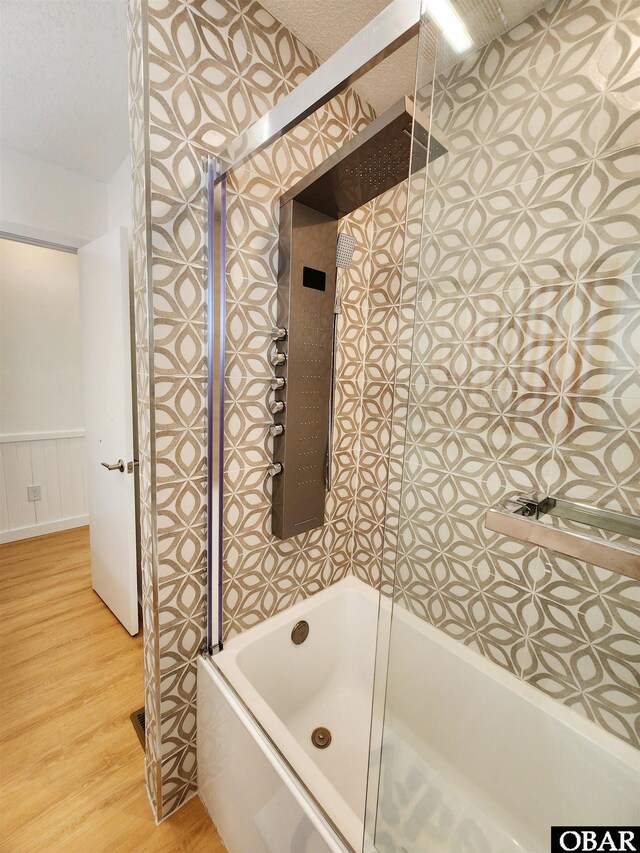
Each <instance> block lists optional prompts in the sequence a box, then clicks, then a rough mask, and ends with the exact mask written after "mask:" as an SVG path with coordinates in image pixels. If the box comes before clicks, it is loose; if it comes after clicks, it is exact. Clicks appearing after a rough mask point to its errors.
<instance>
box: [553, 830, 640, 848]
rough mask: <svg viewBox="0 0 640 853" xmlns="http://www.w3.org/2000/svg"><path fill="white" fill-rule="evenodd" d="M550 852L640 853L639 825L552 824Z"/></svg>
mask: <svg viewBox="0 0 640 853" xmlns="http://www.w3.org/2000/svg"><path fill="white" fill-rule="evenodd" d="M551 853H640V827H638V826H552V827H551Z"/></svg>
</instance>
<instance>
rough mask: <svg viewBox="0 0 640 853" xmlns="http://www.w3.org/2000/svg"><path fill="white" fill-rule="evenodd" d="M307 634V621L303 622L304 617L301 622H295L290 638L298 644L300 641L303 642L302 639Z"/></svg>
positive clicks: (303, 639) (304, 638) (305, 637)
mask: <svg viewBox="0 0 640 853" xmlns="http://www.w3.org/2000/svg"><path fill="white" fill-rule="evenodd" d="M308 636H309V623H308V622H305V621H304V619H303V620H302V621H301V622H296V624H295V625H294V626H293V631H292V632H291V639H292V641H293V642H294V643H295V644H296V646H299V645H300V643H304V641H305V640H306V639H307V637H308Z"/></svg>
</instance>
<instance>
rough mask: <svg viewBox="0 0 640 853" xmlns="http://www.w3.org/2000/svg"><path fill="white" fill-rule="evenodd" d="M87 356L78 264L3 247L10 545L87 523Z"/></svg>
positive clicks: (0, 444) (4, 534)
mask: <svg viewBox="0 0 640 853" xmlns="http://www.w3.org/2000/svg"><path fill="white" fill-rule="evenodd" d="M80 353H81V349H80V307H79V290H78V259H77V256H76V255H75V254H71V253H68V252H59V251H55V250H53V249H45V248H42V247H40V246H30V245H28V244H26V243H19V242H16V241H13V240H0V455H1V461H2V465H0V538H1V539H2V540H3V541H8V540H11V539H17V538H23V537H24V536H27V535H39V534H42V533H46V532H51V531H52V530H58V529H62V528H64V527H71V526H75V525H77V524H82V523H86V513H87V509H86V499H85V485H84V450H83V441H84V439H83V438H82V436H83V426H84V416H83V411H82V380H81V362H80ZM34 484H35V485H40V486H41V489H42V499H41V500H40V501H37V502H31V501H28V500H27V486H29V485H34Z"/></svg>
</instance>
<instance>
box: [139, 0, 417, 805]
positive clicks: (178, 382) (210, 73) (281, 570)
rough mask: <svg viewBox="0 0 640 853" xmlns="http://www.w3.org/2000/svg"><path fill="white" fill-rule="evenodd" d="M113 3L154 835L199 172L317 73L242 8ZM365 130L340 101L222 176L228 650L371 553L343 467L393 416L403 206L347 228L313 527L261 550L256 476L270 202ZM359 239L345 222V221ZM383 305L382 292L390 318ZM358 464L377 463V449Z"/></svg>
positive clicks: (196, 335)
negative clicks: (121, 40)
mask: <svg viewBox="0 0 640 853" xmlns="http://www.w3.org/2000/svg"><path fill="white" fill-rule="evenodd" d="M129 5H130V10H129V16H130V30H131V47H130V63H131V104H132V134H133V137H134V149H135V150H134V192H135V223H134V227H135V294H136V303H135V305H136V335H137V342H136V346H137V357H138V373H139V377H138V379H139V386H140V390H141V393H140V397H139V417H140V435H141V445H142V448H141V479H142V482H143V490H142V521H143V531H142V537H143V601H144V616H145V702H146V708H147V784H148V788H149V793H150V797H151V801H152V805H153V807H154V809H155V811H156V815H157V817H158V819H162V818H164V817H166V816H167V815H169V814H170V813H171V812H172V811H174V810H175V809H176V808H177V807H178V806H180V805H181V804H182V803H183V802H184V801H185V800H186V799H187V798H188V797H190V796H191V795H192V794H193V793H194V792H195V790H196V785H197V780H196V766H195V704H194V703H195V660H196V657H197V654H198V651H199V649H200V646H201V643H202V641H203V638H204V624H205V621H204V619H205V533H206V526H205V524H206V518H205V509H206V507H205V485H206V461H205V429H206V422H205V416H206V409H205V403H206V401H205V382H206V363H205V344H204V342H205V325H206V306H205V292H204V285H203V281H204V264H205V258H204V244H203V229H202V223H203V218H204V214H205V211H204V208H203V204H202V198H203V197H202V178H201V165H202V159H203V157H205V156H206V155H207V154H210V153H212V152H213V153H215V152H216V151H219V150H221V149H222V148H223V147H224V145H225V143H226V141H227V140H228V139H230V138H233V137H235V136H236V135H237V134H239V133H240V132H241V131H242V130H243V129H244V128H246V127H247V126H248V125H250V124H251V123H252V122H253V121H254V120H255V119H256V118H257V117H259V116H260V115H262V114H264V112H266V111H267V110H268V109H269V108H270V107H271V106H272V105H273V104H274V103H275V102H276V101H277V100H278V99H279V98H280V97H282V96H283V95H285V94H286V93H287V92H289V91H290V90H291V89H292V88H293V87H294V86H295V85H297V83H299V82H300V80H301V79H303V78H304V77H306V76H307V75H308V74H309V73H310V72H311V71H312V70H313V69H314V68H315V67H317V64H318V60H317V58H316V57H315V56H313V55H312V54H311V53H310V52H309V51H308V50H307V49H306V48H305V46H304V45H303V44H301V43H300V42H299V41H298V40H297V39H295V38H294V37H293V36H292V35H291V33H289V32H288V31H287V30H286V29H285V28H284V27H282V26H281V25H280V24H279V23H278V22H277V21H275V20H274V19H273V18H272V17H271V16H270V15H269V14H268V13H267V12H266V11H265V10H264V9H263V8H262V7H261V6H260V5H259V4H258V3H255V2H236V0H130V2H129ZM372 118H373V111H372V110H371V109H370V107H368V105H367V104H365V103H364V102H363V101H362V100H361V99H360V97H359V96H358V95H357V94H356V93H355V92H354V91H352V90H349V91H347V92H346V93H344V94H343V95H342V96H339V97H337V98H335V99H334V100H333V101H332V102H331V103H330V104H328V105H327V106H326V107H325V108H323V109H322V110H320V111H318V112H317V113H316V114H315V115H313V116H311V117H310V118H309V119H307V120H306V121H305V122H303V123H302V124H301V125H300V126H299V127H297V128H296V129H295V130H294V131H292V132H291V133H289V134H288V135H287V136H286V137H285V138H284V139H282V140H280V141H279V142H277V143H275V144H274V145H272V146H271V147H270V149H269V150H267V151H265V152H263V153H261V154H260V155H257V156H255V157H253V158H252V160H251V162H250V163H248V164H247V165H246V166H245V167H243V168H240V169H238V170H236V171H235V172H234V173H233V174H232V175H231V176H230V178H229V182H228V213H227V221H228V230H227V289H228V293H227V296H228V316H227V334H226V350H227V353H226V354H227V371H226V376H225V388H226V411H225V466H224V478H225V507H224V534H225V535H224V572H225V586H224V599H223V606H224V630H225V637H229V636H232V635H233V634H234V633H237V632H238V631H241V630H244V629H246V628H248V627H250V626H251V625H254V624H256V623H257V622H259V621H261V620H262V619H265V618H267V617H268V616H270V615H272V614H273V613H276V612H278V611H280V610H282V609H284V608H286V607H288V606H290V605H291V604H293V603H294V602H295V601H297V600H299V599H300V598H303V597H305V596H308V595H311V594H313V593H314V592H317V591H318V590H320V589H322V588H324V587H325V586H327V585H328V584H330V583H333V582H335V581H336V580H338V579H340V578H341V577H343V576H345V575H346V574H347V573H349V571H350V570H351V567H352V553H353V548H354V540H355V536H354V524H355V522H356V517H357V518H358V519H359V520H360V519H362V520H365V519H366V523H367V524H373V525H374V526H375V527H376V534H377V536H378V538H379V537H380V536H381V533H380V531H381V527H382V520H383V517H384V506H383V504H382V502H381V494H380V493H381V489H377V494H376V495H375V496H373V495H371V500H370V504H371V510H370V511H367V512H364V511H363V510H362V509H360V510H359V511H358V513H357V514H356V503H357V495H358V494H359V495H360V496H365V497H366V498H367V499H368V498H369V485H368V483H367V482H366V479H365V478H364V477H363V478H361V479H360V480H359V479H358V473H357V463H358V457H359V453H360V447H361V446H362V447H364V448H365V449H366V447H367V445H366V441H367V436H366V430H367V419H369V418H373V420H371V427H372V428H374V427H375V428H376V429H377V423H378V421H380V422H384V421H388V420H389V418H390V414H391V396H390V379H391V372H390V371H391V370H392V366H393V365H392V351H391V350H392V339H393V334H394V331H393V330H394V323H395V320H394V311H395V308H394V306H396V305H397V301H398V298H399V273H398V269H397V267H398V263H399V257H400V252H401V244H402V237H401V235H399V233H398V229H397V226H396V224H395V221H394V220H395V218H396V216H401V213H402V207H403V201H402V190H400V191H399V194H393V193H392V194H390V195H389V198H388V203H387V202H385V203H383V202H382V201H380V202H376V203H375V205H371V206H369V208H368V209H367V210H364V211H362V214H361V215H362V216H364V217H365V218H367V222H366V224H365V225H364V226H362V227H363V229H364V230H363V232H362V234H361V235H360V237H359V243H360V247H361V248H360V249H359V250H358V251H359V253H360V255H361V259H362V262H363V263H364V259H365V257H366V259H367V263H368V264H369V267H370V269H371V271H372V272H371V276H370V278H368V277H367V276H366V275H365V276H364V277H362V279H361V281H360V289H358V286H357V285H358V283H357V282H354V283H353V287H352V286H351V285H349V287H348V290H349V292H348V293H346V298H345V313H344V315H343V321H342V326H341V332H340V335H341V342H340V359H341V362H340V364H341V371H340V376H339V379H338V382H337V411H338V418H337V429H336V450H335V455H334V465H335V487H334V490H333V492H332V494H331V495H330V497H329V498H328V501H327V519H328V523H327V524H326V525H325V526H324V527H323V528H322V529H319V530H316V531H312V532H310V533H307V534H304V535H303V536H300V537H296V538H295V539H291V540H288V541H286V542H280V541H278V540H276V539H274V538H273V537H272V536H271V533H270V507H271V496H270V480H269V477H268V476H267V470H266V469H267V465H268V463H269V461H270V459H271V453H272V447H271V445H270V443H269V440H268V438H267V425H268V423H269V422H270V420H271V418H270V416H269V412H268V408H267V405H268V402H269V389H268V382H267V380H268V378H269V377H270V375H271V372H272V371H271V368H270V365H269V362H268V354H269V348H270V347H269V339H268V331H269V330H270V329H271V327H272V326H273V325H274V323H275V290H276V274H277V231H278V199H279V196H280V195H281V194H282V192H283V191H284V189H285V188H287V187H289V186H291V185H292V184H293V183H295V182H296V181H297V180H298V179H299V178H301V177H302V176H303V175H304V174H306V173H307V172H308V171H309V170H310V169H311V168H313V167H314V166H315V165H317V164H318V163H320V162H321V161H322V160H324V159H325V158H326V157H327V156H329V154H331V153H332V152H333V151H334V150H335V149H336V148H337V147H338V146H339V145H340V144H341V143H342V142H343V141H344V140H346V139H348V138H349V137H350V136H352V135H353V134H354V133H356V132H358V131H359V130H360V129H361V128H362V127H364V126H366V124H368V123H369V122H370V121H371V119H372ZM378 223H379V224H378ZM356 226H357V216H356V217H355V218H354V220H353V223H350V227H354V228H355V227H356ZM378 232H379V233H378ZM355 266H357V265H354V267H355ZM369 267H367V268H366V269H369ZM374 270H375V272H374ZM363 271H365V267H364V266H363ZM354 275H355V270H354ZM345 287H347V285H345ZM361 290H364V291H365V293H367V294H368V295H367V296H366V297H365V298H363V294H362V293H361ZM385 290H388V292H389V294H392V292H393V294H392V298H390V301H389V304H388V305H387V304H386V302H385V299H384V297H383V295H384V292H385ZM367 300H368V301H367ZM378 326H379V328H378ZM374 364H375V365H378V368H376V370H378V372H376V371H375V370H374V368H373V365H374ZM380 369H382V370H383V374H384V375H383V374H382V373H380V372H379V370H380ZM376 383H377V384H376ZM378 386H380V387H382V386H384V388H385V394H384V395H382V396H380V395H379V394H378V390H377V389H378ZM376 397H377V399H378V403H377V404H376V403H375V400H376ZM380 404H382V405H383V407H384V411H383V409H381V408H380ZM363 413H365V414H363ZM367 452H374V453H375V454H376V457H377V458H378V464H379V466H382V465H383V462H384V455H385V452H386V448H385V447H384V444H383V443H381V438H380V436H378V437H377V439H376V441H375V442H374V446H373V447H372V448H370V450H368V451H367ZM379 475H380V477H382V476H383V472H382V469H380V471H379ZM374 511H375V514H376V517H375V519H374V518H373V517H372V513H373V512H374Z"/></svg>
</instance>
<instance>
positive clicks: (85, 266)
mask: <svg viewBox="0 0 640 853" xmlns="http://www.w3.org/2000/svg"><path fill="white" fill-rule="evenodd" d="M78 269H79V277H80V315H81V325H82V350H83V375H84V407H85V430H86V453H87V484H88V493H89V524H90V533H91V571H92V585H93V588H94V590H95V591H96V592H97V593H98V595H99V596H100V598H101V599H102V600H103V601H104V603H105V604H106V605H107V607H108V608H109V609H110V610H111V611H113V613H114V614H115V616H117V618H118V619H119V620H120V621H121V622H122V624H123V625H124V627H125V628H126V629H127V631H129V633H130V634H136V633H137V632H138V581H137V568H136V517H135V475H134V473H133V465H129V463H132V462H133V459H134V446H133V417H132V411H133V402H132V395H131V328H130V313H129V262H128V241H127V232H126V229H124V228H116V229H115V230H113V231H110V232H109V233H108V234H105V235H103V236H102V237H99V238H98V239H97V240H93V241H92V242H91V243H88V244H87V245H86V246H83V247H82V248H81V249H79V250H78ZM120 462H122V463H123V464H120V467H118V465H119V463H120ZM107 465H108V466H112V467H111V470H109V468H107V467H106V466H107ZM128 468H129V470H127V469H128ZM121 469H123V470H121Z"/></svg>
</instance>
